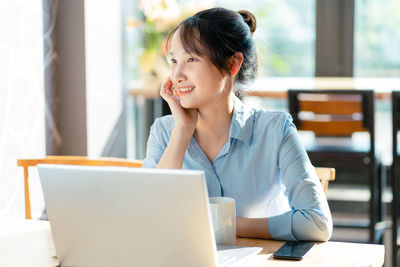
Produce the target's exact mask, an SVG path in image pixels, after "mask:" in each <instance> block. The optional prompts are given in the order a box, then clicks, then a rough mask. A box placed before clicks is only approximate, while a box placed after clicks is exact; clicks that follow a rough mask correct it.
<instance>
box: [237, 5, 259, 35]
mask: <svg viewBox="0 0 400 267" xmlns="http://www.w3.org/2000/svg"><path fill="white" fill-rule="evenodd" d="M238 13H239V14H240V15H241V16H242V17H243V20H244V22H246V24H247V25H249V27H250V32H251V33H252V34H253V33H254V32H255V31H256V28H257V21H256V17H255V16H254V15H253V13H251V12H250V11H247V10H239V11H238Z"/></svg>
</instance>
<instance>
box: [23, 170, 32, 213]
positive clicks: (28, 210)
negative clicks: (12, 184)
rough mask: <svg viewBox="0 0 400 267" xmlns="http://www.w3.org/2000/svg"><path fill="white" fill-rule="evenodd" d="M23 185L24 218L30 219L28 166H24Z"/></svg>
mask: <svg viewBox="0 0 400 267" xmlns="http://www.w3.org/2000/svg"><path fill="white" fill-rule="evenodd" d="M24 185H25V218H26V219H29V220H30V219H32V213H31V197H30V195H29V180H28V166H25V167H24Z"/></svg>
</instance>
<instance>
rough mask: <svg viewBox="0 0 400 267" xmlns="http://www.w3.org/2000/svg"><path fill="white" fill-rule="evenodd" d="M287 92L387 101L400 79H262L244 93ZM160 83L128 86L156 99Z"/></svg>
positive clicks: (131, 91)
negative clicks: (369, 94) (363, 92)
mask: <svg viewBox="0 0 400 267" xmlns="http://www.w3.org/2000/svg"><path fill="white" fill-rule="evenodd" d="M288 89H373V90H374V91H375V93H376V95H377V98H379V99H390V97H391V91H392V90H394V89H398V90H400V78H374V77H370V78H353V77H265V78H258V79H257V80H256V81H255V82H254V84H252V85H251V86H250V87H249V88H248V90H246V91H247V94H248V95H249V96H259V97H275V98H287V91H288ZM159 90H160V84H158V83H144V82H143V81H136V82H133V83H131V84H130V85H129V94H130V95H131V96H134V97H139V96H140V97H145V98H153V99H154V98H157V97H159Z"/></svg>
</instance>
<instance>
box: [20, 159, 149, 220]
mask: <svg viewBox="0 0 400 267" xmlns="http://www.w3.org/2000/svg"><path fill="white" fill-rule="evenodd" d="M38 164H63V165H82V166H120V167H135V168H140V167H142V161H140V160H136V161H130V160H126V159H122V158H96V159H92V158H88V157H82V156H47V157H45V158H42V159H19V160H18V166H20V167H23V168H24V187H25V218H26V219H32V213H31V201H30V195H29V175H28V168H29V167H33V166H36V165H38Z"/></svg>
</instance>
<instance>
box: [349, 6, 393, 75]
mask: <svg viewBox="0 0 400 267" xmlns="http://www.w3.org/2000/svg"><path fill="white" fill-rule="evenodd" d="M399 14H400V2H399V1H398V0H360V1H355V29H354V40H355V42H354V76H356V77H368V76H372V77H399V76H400V28H399V25H400V16H399Z"/></svg>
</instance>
